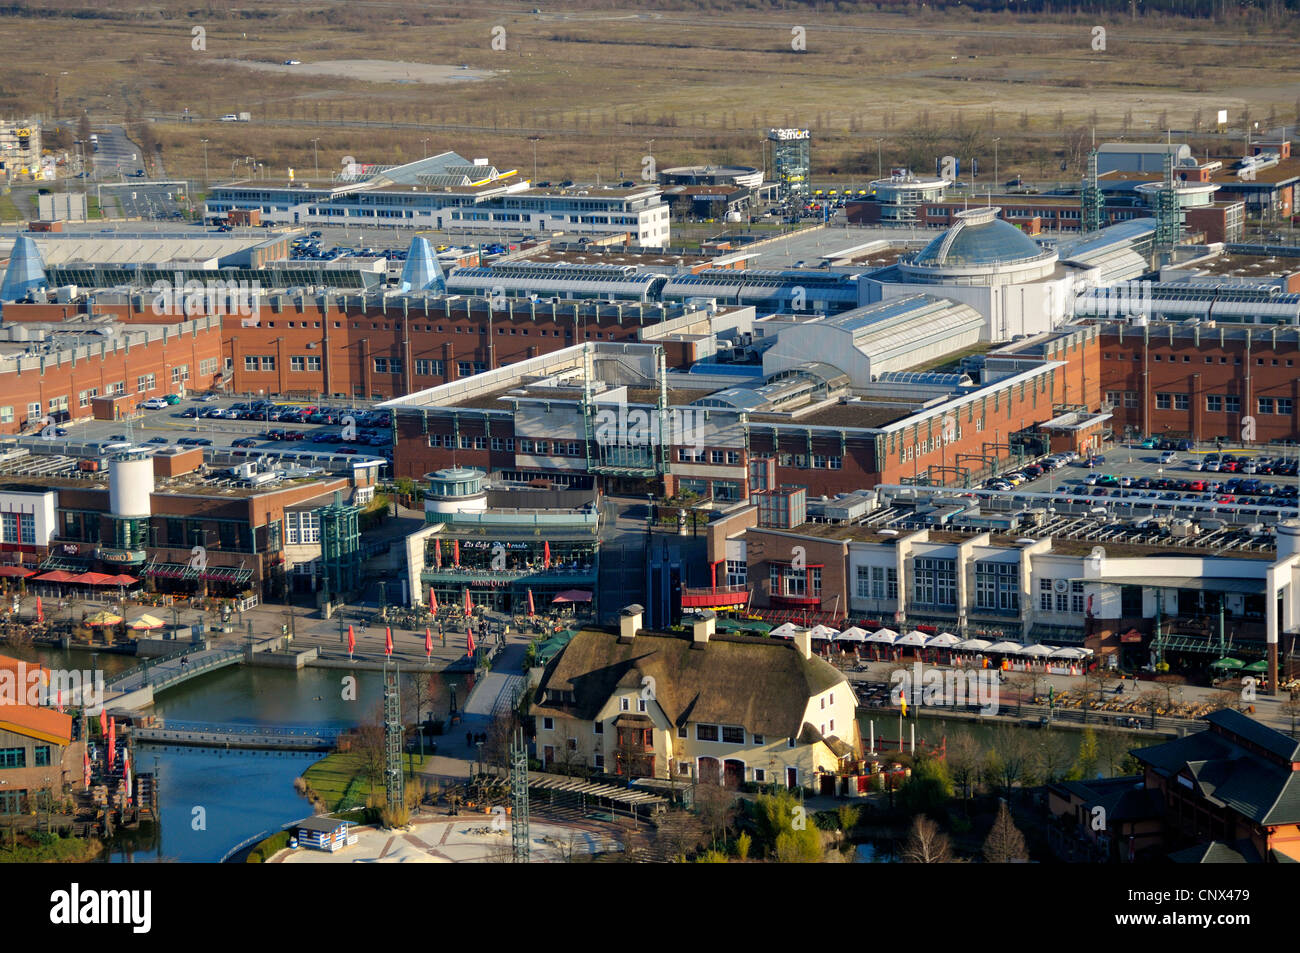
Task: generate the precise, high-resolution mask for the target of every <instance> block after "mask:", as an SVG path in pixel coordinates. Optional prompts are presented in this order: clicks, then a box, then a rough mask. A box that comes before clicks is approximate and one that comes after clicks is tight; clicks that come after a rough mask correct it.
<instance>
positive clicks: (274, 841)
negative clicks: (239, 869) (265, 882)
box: [245, 831, 289, 864]
mask: <svg viewBox="0 0 1300 953" xmlns="http://www.w3.org/2000/svg"><path fill="white" fill-rule="evenodd" d="M288 846H289V832H288V831H280V833H278V834H272V835H271V836H270V837H268V838H266V839H265V840H261V841H258V842H257V845H256V846H255V847H254V848H253V849H252V850H251V851H249V852H248V860H246V861H245V863H249V864H261V863H264V862H266V861H268V860H270V859H271V858H272V857H274V856H275V855H276V854H277V853H279V852H280V851H282V850H284V849H285V848H286V847H288Z"/></svg>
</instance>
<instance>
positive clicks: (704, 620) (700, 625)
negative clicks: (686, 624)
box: [691, 609, 718, 649]
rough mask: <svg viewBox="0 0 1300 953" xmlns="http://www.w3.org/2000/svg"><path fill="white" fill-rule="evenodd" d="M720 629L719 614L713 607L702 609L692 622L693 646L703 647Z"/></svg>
mask: <svg viewBox="0 0 1300 953" xmlns="http://www.w3.org/2000/svg"><path fill="white" fill-rule="evenodd" d="M717 631H718V616H717V613H715V612H714V611H713V610H712V609H703V610H701V611H700V612H699V613H698V614H697V615H696V616H695V618H694V620H692V622H691V648H693V649H702V648H704V647H705V646H706V645H708V644H709V638H710V637H711V636H712V635H713V633H715V632H717Z"/></svg>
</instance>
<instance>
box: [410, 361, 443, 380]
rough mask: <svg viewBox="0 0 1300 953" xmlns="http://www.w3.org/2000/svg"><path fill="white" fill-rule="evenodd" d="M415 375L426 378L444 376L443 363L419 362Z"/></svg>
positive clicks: (416, 363) (416, 365)
mask: <svg viewBox="0 0 1300 953" xmlns="http://www.w3.org/2000/svg"><path fill="white" fill-rule="evenodd" d="M415 373H417V374H420V375H423V376H424V377H441V376H442V375H443V364H442V361H427V360H423V359H421V360H417V361H416V362H415Z"/></svg>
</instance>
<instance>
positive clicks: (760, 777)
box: [754, 768, 767, 784]
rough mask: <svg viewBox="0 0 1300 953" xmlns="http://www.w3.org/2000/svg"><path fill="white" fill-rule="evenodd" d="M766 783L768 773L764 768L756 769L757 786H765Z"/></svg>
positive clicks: (755, 780)
mask: <svg viewBox="0 0 1300 953" xmlns="http://www.w3.org/2000/svg"><path fill="white" fill-rule="evenodd" d="M765 781H767V771H766V770H765V769H763V768H755V769H754V782H755V783H756V784H763V783H764V782H765Z"/></svg>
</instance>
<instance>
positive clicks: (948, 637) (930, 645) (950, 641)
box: [925, 632, 961, 649]
mask: <svg viewBox="0 0 1300 953" xmlns="http://www.w3.org/2000/svg"><path fill="white" fill-rule="evenodd" d="M959 642H961V639H959V638H957V636H955V635H953V634H952V633H951V632H940V633H939V634H938V635H935V636H932V637H931V638H930V640H929V641H928V642H926V643H925V647H926V648H927V649H947V648H951V647H952V646H954V645H957V644H958V643H959Z"/></svg>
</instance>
